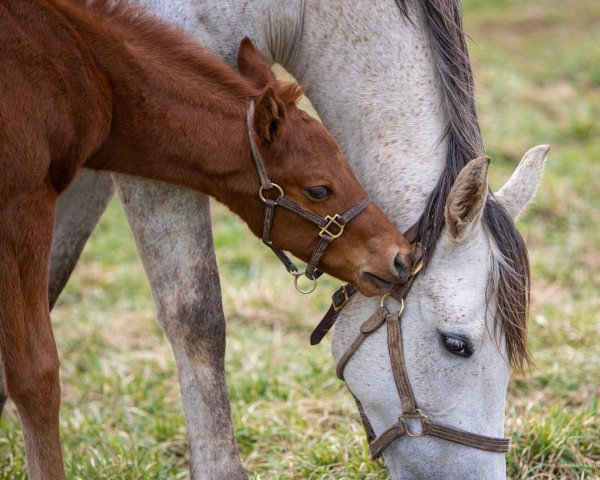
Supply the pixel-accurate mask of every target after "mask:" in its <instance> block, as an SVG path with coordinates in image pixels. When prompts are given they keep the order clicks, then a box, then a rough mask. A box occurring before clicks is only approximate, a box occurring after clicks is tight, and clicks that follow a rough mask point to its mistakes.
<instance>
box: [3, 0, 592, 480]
mask: <svg viewBox="0 0 600 480" xmlns="http://www.w3.org/2000/svg"><path fill="white" fill-rule="evenodd" d="M465 19H466V26H467V31H468V32H469V33H470V35H471V36H472V37H473V38H474V39H475V40H477V41H478V43H475V44H473V43H472V44H471V47H470V48H471V54H472V57H473V59H474V63H475V70H476V76H477V84H478V102H479V109H480V112H481V117H482V127H483V130H484V138H485V141H486V145H487V149H488V153H489V154H490V155H491V156H492V157H493V163H492V175H493V179H492V183H493V185H495V186H499V185H501V183H502V182H503V181H504V180H505V179H506V178H507V176H508V175H509V174H510V173H511V171H512V169H513V168H514V167H515V165H516V162H517V161H518V160H519V159H520V158H521V156H522V154H523V153H524V152H525V151H526V150H527V149H528V148H529V147H531V146H533V145H536V144H538V143H551V144H552V145H553V149H552V152H551V155H550V160H549V162H548V167H547V171H546V176H545V178H544V182H543V185H542V187H541V189H540V191H539V193H538V197H537V201H536V202H535V204H534V205H533V207H532V208H531V209H530V211H529V213H528V214H527V215H526V216H525V217H524V218H523V219H522V220H521V221H520V228H521V231H522V232H523V233H524V235H525V237H526V239H527V243H528V245H529V249H530V255H531V260H532V267H533V292H532V296H533V310H532V317H531V326H530V331H531V340H530V343H531V349H532V351H533V356H534V358H535V361H536V364H537V367H536V369H535V370H533V371H532V373H531V374H530V375H527V376H515V377H513V379H512V382H511V384H510V388H509V393H508V411H507V421H506V432H507V433H508V434H510V435H511V438H512V444H513V447H512V449H511V451H510V452H509V454H508V455H507V462H508V473H509V475H510V476H511V477H512V478H523V479H525V478H568V479H570V478H573V479H575V478H600V463H599V462H600V419H599V415H600V409H599V406H598V400H599V397H600V346H599V345H600V341H599V339H600V336H599V334H600V328H599V324H600V273H599V272H600V227H599V225H600V2H597V1H595V0H588V1H583V0H579V1H577V0H575V1H572V2H566V1H564V0H545V1H543V2H542V1H537V2H521V1H508V0H504V1H500V0H494V1H481V0H467V1H466V2H465ZM213 214H214V220H215V221H214V224H215V241H216V245H217V255H218V260H219V265H220V269H221V274H222V277H221V278H222V282H223V293H224V301H225V308H226V315H227V322H228V323H227V325H228V346H227V374H228V381H229V390H230V395H231V401H232V405H233V415H234V422H235V428H236V434H237V438H238V441H239V444H240V447H241V451H242V455H243V458H244V461H245V464H246V465H247V467H248V468H249V469H250V470H251V471H252V472H253V475H255V478H256V479H271V478H281V479H291V478H307V479H340V478H361V479H367V478H369V479H383V478H386V475H385V472H384V471H383V470H382V468H381V466H380V465H379V464H378V463H374V462H371V461H370V460H369V457H368V451H367V447H366V442H365V439H364V434H363V431H362V427H361V425H360V422H359V420H358V417H357V413H356V409H355V407H354V404H353V401H352V399H351V397H350V395H349V394H348V392H347V391H346V389H345V387H344V385H343V384H342V383H341V382H339V381H338V380H337V379H336V377H335V375H334V366H333V362H332V359H331V357H330V353H329V343H328V341H325V342H324V343H323V344H322V345H320V346H318V347H316V348H310V347H309V346H308V336H309V334H310V331H311V328H312V326H313V325H314V324H315V322H316V321H317V320H318V318H319V315H320V314H321V313H322V312H323V310H324V308H325V307H326V305H327V297H328V295H329V293H330V290H331V289H330V288H328V287H333V286H335V285H337V283H336V282H334V281H332V280H328V282H330V283H329V285H327V284H326V285H323V286H322V288H320V289H318V291H317V293H316V294H315V295H314V296H312V297H311V298H310V300H307V299H306V298H300V295H297V294H296V293H295V291H294V290H293V287H292V284H291V282H289V281H288V278H287V277H286V276H285V275H284V272H283V270H282V268H281V267H280V265H279V264H278V263H276V260H275V259H274V257H273V256H272V254H270V253H269V252H268V251H267V249H265V248H263V247H262V246H261V245H260V243H259V241H258V240H256V239H254V238H251V237H250V236H249V234H248V231H247V229H246V228H245V227H244V226H243V225H241V224H240V222H239V221H238V220H237V219H235V218H232V216H231V215H230V214H229V213H227V212H226V211H225V210H224V209H223V208H222V207H220V206H218V205H216V206H215V208H214V210H213ZM284 299H285V300H284ZM154 317H155V313H154V309H153V304H152V301H151V297H150V290H149V287H148V285H147V281H146V279H145V276H144V273H143V270H142V267H141V265H140V263H139V261H138V258H137V253H136V251H135V247H134V245H133V240H132V237H131V234H130V233H129V230H128V228H127V225H126V221H125V218H124V215H123V212H122V210H121V207H120V205H119V204H118V203H117V202H113V203H112V204H111V205H110V207H109V209H108V212H107V214H106V215H105V216H104V218H103V219H102V222H101V224H100V225H99V227H98V229H97V231H96V232H95V233H94V236H93V238H92V240H91V242H90V243H89V244H88V246H87V247H86V250H85V251H84V254H83V257H82V260H81V263H80V264H79V266H78V268H77V270H76V271H75V274H74V275H73V278H72V280H71V282H70V283H69V285H68V287H67V289H66V290H65V292H64V294H63V295H62V297H61V299H60V301H59V303H58V305H57V307H56V309H55V310H54V313H53V321H54V326H55V333H56V337H57V342H58V348H59V351H60V356H61V362H62V383H63V407H62V411H61V428H62V435H63V443H64V452H65V460H66V463H67V469H68V476H69V478H71V479H96V478H98V479H117V478H127V479H157V478H161V479H166V478H169V479H171V478H187V477H188V473H187V463H186V455H187V452H186V449H187V444H186V434H185V429H184V423H183V417H182V413H181V407H180V395H179V387H178V383H177V376H176V372H175V366H174V361H173V358H172V354H171V350H170V347H169V346H168V344H167V343H166V341H165V339H164V337H163V335H162V333H161V331H160V329H159V327H158V325H157V323H156V321H155V318H154ZM0 478H1V479H19V478H25V466H24V455H23V443H22V439H21V430H20V424H19V422H18V418H17V415H16V411H15V409H14V406H13V405H12V404H10V403H9V404H8V408H7V414H6V415H5V418H4V419H3V420H2V421H0Z"/></svg>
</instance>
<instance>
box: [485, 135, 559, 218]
mask: <svg viewBox="0 0 600 480" xmlns="http://www.w3.org/2000/svg"><path fill="white" fill-rule="evenodd" d="M549 151H550V145H538V146H537V147H533V148H532V149H531V150H529V151H528V152H527V153H526V154H525V155H524V156H523V158H522V159H521V161H520V162H519V166H518V167H517V169H516V170H515V172H514V173H513V174H512V176H511V177H510V178H509V179H508V181H507V182H506V183H505V184H504V186H503V187H502V188H501V189H500V190H498V192H496V193H495V194H494V196H495V197H496V199H497V200H498V201H499V202H500V203H501V204H502V205H503V206H504V208H506V210H507V211H508V213H509V214H510V216H511V217H512V218H513V219H516V218H517V217H518V216H519V215H520V214H521V213H522V212H523V211H524V209H525V207H526V206H527V204H528V203H529V202H530V201H531V199H532V198H533V197H534V196H535V193H536V192H537V189H538V187H539V185H540V182H541V181H542V174H543V173H544V165H545V163H546V158H547V157H548V152H549Z"/></svg>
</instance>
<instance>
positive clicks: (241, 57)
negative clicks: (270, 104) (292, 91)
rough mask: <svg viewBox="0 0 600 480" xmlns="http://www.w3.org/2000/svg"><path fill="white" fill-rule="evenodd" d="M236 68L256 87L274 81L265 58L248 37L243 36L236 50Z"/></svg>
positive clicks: (260, 87)
mask: <svg viewBox="0 0 600 480" xmlns="http://www.w3.org/2000/svg"><path fill="white" fill-rule="evenodd" d="M238 70H239V71H240V73H241V74H242V75H243V76H244V77H246V79H248V80H250V81H251V82H252V83H253V84H254V86H255V87H256V88H258V89H263V88H265V87H266V86H267V85H268V84H269V83H270V82H274V81H275V75H274V74H273V71H272V70H271V67H270V66H269V64H268V62H267V60H266V59H265V57H263V55H262V53H260V52H259V51H258V50H257V48H256V47H255V46H254V44H253V43H252V40H250V39H249V38H248V37H244V38H243V39H242V42H241V43H240V49H239V51H238Z"/></svg>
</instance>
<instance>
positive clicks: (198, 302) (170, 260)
mask: <svg viewBox="0 0 600 480" xmlns="http://www.w3.org/2000/svg"><path fill="white" fill-rule="evenodd" d="M113 178H114V181H115V185H116V187H117V192H118V194H119V196H120V197H121V201H122V202H123V206H124V208H125V212H126V213H127V217H128V219H129V224H130V225H131V229H132V231H133V235H134V237H135V241H136V244H137V247H138V251H139V253H140V256H141V258H142V262H143V264H144V268H145V269H146V274H147V276H148V279H149V281H150V284H151V287H152V294H153V297H154V302H155V304H156V308H157V312H158V320H159V322H160V324H161V326H162V328H163V330H164V332H165V333H166V335H167V338H168V339H169V341H170V342H171V346H172V348H173V351H174V353H175V361H176V363H177V370H178V372H179V383H180V386H181V396H182V400H183V409H184V413H185V419H186V424H187V430H188V437H189V444H190V470H191V476H192V479H194V480H199V479H215V480H217V479H218V480H227V479H232V480H233V479H245V478H247V475H246V472H245V470H244V467H243V465H242V462H241V460H240V457H239V453H238V449H237V445H236V442H235V437H234V434H233V427H232V424H231V407H230V404H229V397H228V394H227V386H226V384H225V371H224V357H225V319H224V316H223V308H222V304H221V288H220V285H219V276H218V272H217V266H216V261H215V256H214V248H213V243H212V232H211V225H210V210H209V203H208V197H206V196H204V195H199V194H197V193H195V192H193V191H191V190H186V189H181V188H177V187H173V186H170V185H167V184H162V183H158V182H149V181H145V180H141V179H139V178H136V177H129V176H125V175H113Z"/></svg>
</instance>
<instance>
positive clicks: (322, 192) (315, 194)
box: [304, 185, 331, 200]
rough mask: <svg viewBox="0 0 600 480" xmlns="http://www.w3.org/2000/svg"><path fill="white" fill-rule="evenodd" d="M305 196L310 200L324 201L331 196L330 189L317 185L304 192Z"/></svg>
mask: <svg viewBox="0 0 600 480" xmlns="http://www.w3.org/2000/svg"><path fill="white" fill-rule="evenodd" d="M304 192H305V193H306V195H308V197H309V198H311V199H312V200H325V199H326V198H327V197H329V196H330V195H331V189H330V188H329V187H328V186H327V185H317V186H316V187H309V188H306V189H305V190H304Z"/></svg>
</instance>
